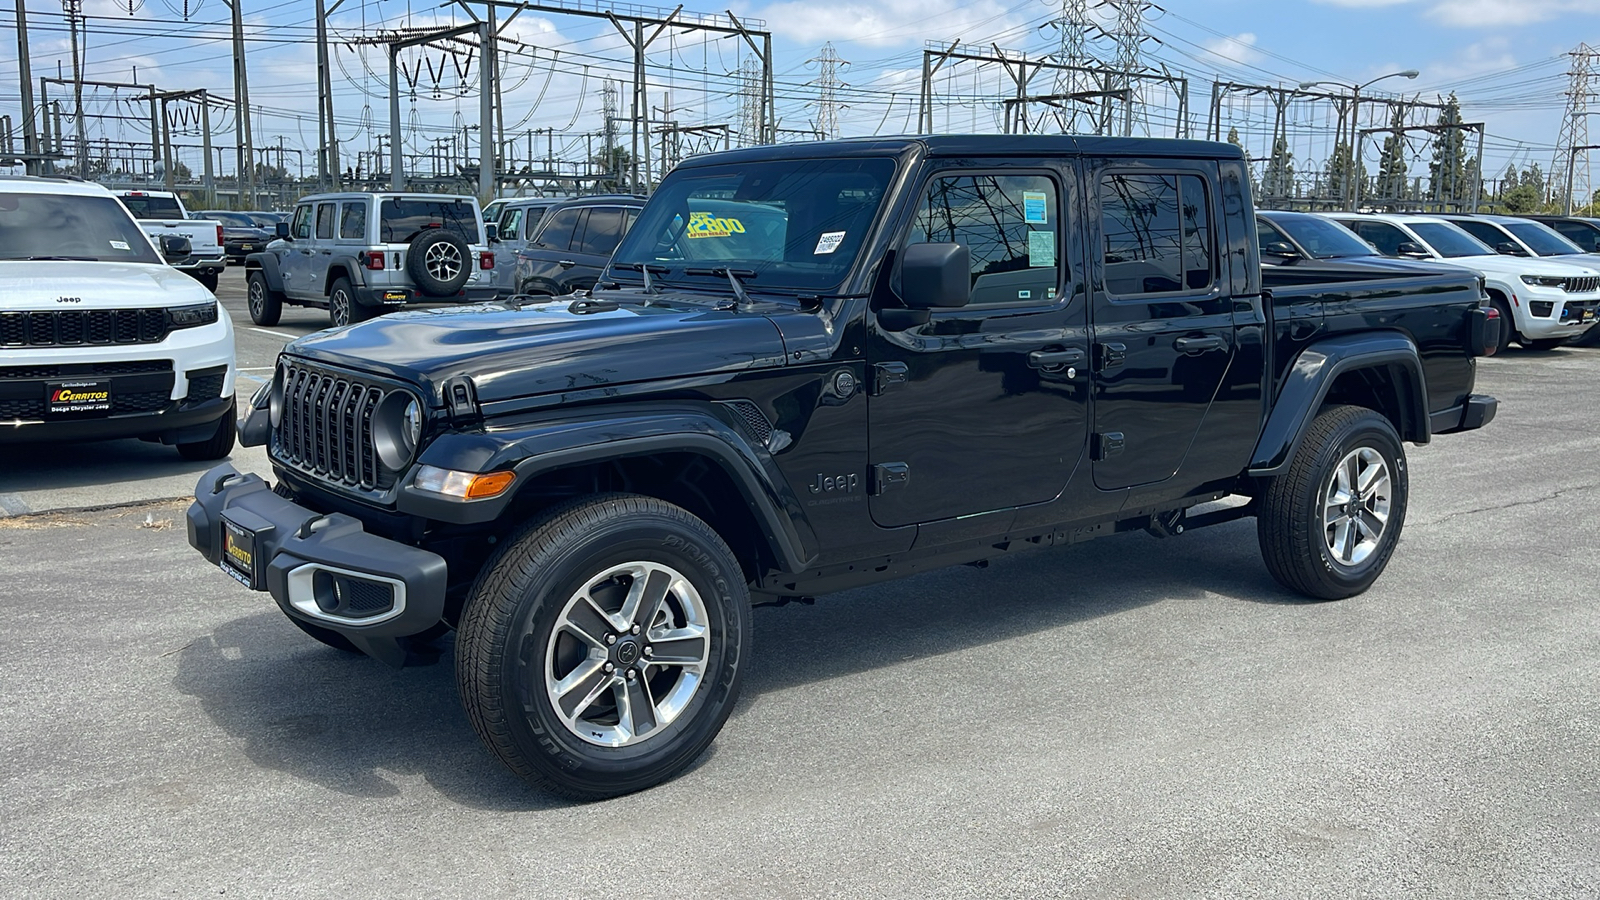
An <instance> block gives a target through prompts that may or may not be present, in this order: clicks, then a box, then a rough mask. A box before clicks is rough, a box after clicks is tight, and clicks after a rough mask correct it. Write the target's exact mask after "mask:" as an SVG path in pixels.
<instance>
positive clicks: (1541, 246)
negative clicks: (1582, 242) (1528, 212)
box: [1504, 222, 1583, 256]
mask: <svg viewBox="0 0 1600 900" xmlns="http://www.w3.org/2000/svg"><path fill="white" fill-rule="evenodd" d="M1504 228H1505V230H1507V231H1509V232H1511V233H1512V234H1514V235H1516V236H1517V238H1518V239H1519V240H1521V241H1522V242H1523V243H1524V244H1527V245H1528V247H1529V248H1530V249H1531V250H1533V252H1534V253H1535V254H1537V255H1539V256H1572V255H1573V254H1575V253H1582V252H1583V249H1582V248H1581V247H1579V246H1578V245H1577V244H1574V243H1573V242H1571V241H1569V240H1567V239H1566V238H1564V237H1562V236H1561V235H1559V234H1556V233H1555V231H1553V230H1551V229H1550V228H1548V227H1546V226H1544V225H1540V224H1538V223H1537V222H1507V223H1505V225H1504Z"/></svg>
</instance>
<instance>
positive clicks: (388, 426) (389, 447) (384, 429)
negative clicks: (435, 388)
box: [372, 391, 422, 471]
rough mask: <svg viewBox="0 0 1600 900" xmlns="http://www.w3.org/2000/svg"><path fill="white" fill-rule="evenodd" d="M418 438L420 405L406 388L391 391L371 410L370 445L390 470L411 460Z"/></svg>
mask: <svg viewBox="0 0 1600 900" xmlns="http://www.w3.org/2000/svg"><path fill="white" fill-rule="evenodd" d="M421 440H422V407H421V405H419V404H418V402H417V398H416V395H415V394H412V393H411V392H410V391H395V392H394V393H391V394H390V395H389V396H387V397H384V398H383V400H382V401H381V402H379V403H378V408H377V410H375V411H374V412H373V414H372V448H373V449H374V450H376V451H377V452H378V460H379V461H380V462H382V463H383V465H384V467H385V468H388V469H389V470H391V471H399V470H401V469H404V468H405V467H406V466H407V465H409V464H410V463H411V457H412V456H413V455H414V454H415V453H416V452H417V444H418V443H419V442H420V441H421Z"/></svg>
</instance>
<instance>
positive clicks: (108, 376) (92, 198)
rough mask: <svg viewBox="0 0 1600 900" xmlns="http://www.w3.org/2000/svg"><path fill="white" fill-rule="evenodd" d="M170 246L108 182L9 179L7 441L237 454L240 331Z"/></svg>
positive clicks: (2, 252)
mask: <svg viewBox="0 0 1600 900" xmlns="http://www.w3.org/2000/svg"><path fill="white" fill-rule="evenodd" d="M162 242H163V243H164V244H167V245H168V246H165V247H163V248H161V249H159V250H158V249H157V247H156V246H155V244H154V243H152V241H151V239H150V238H149V237H148V236H147V235H146V234H145V233H144V231H143V230H141V229H140V227H139V223H137V222H135V221H134V219H133V217H132V216H131V215H129V213H128V211H127V210H126V209H125V208H124V207H123V206H122V204H120V203H118V202H117V199H116V197H114V196H113V195H112V194H111V192H110V191H108V190H106V189H105V188H103V187H100V186H99V185H94V184H87V183H83V182H78V181H71V180H65V179H56V178H32V177H0V443H20V442H25V441H58V440H100V439H107V438H129V437H137V438H142V439H145V440H151V441H161V442H162V443H165V444H174V445H176V446H177V448H178V452H179V453H181V454H182V455H183V456H184V457H185V458H188V459H221V458H222V457H225V456H227V455H228V453H229V452H230V451H232V449H233V442H234V398H233V390H234V355H233V325H232V323H231V322H230V320H229V319H228V316H227V314H226V313H225V312H223V311H222V310H220V309H219V308H218V306H217V298H216V297H214V296H212V295H211V292H210V291H208V290H206V289H205V288H204V287H203V286H201V285H200V283H199V282H197V281H195V280H194V279H193V278H190V277H189V276H188V275H185V274H184V273H182V272H180V271H178V270H177V269H174V268H172V267H171V266H169V265H168V264H167V262H166V259H168V258H185V257H187V256H188V255H189V253H190V249H191V248H190V247H189V241H188V239H187V238H185V237H178V236H174V237H166V238H163V239H162Z"/></svg>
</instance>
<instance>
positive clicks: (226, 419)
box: [178, 403, 236, 460]
mask: <svg viewBox="0 0 1600 900" xmlns="http://www.w3.org/2000/svg"><path fill="white" fill-rule="evenodd" d="M235 415H236V410H235V407H234V405H233V404H232V403H230V404H228V412H227V413H226V414H224V415H223V416H222V418H220V419H218V420H217V428H216V431H214V432H212V434H211V437H208V438H206V439H205V440H203V441H194V442H192V443H188V444H179V445H178V455H179V456H182V457H183V458H184V459H194V460H201V459H222V458H223V457H225V456H227V455H228V454H229V453H232V452H233V439H234V430H233V423H234V417H235Z"/></svg>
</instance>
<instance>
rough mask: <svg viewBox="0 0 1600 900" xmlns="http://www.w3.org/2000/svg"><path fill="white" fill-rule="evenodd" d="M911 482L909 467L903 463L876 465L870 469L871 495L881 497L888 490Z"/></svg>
mask: <svg viewBox="0 0 1600 900" xmlns="http://www.w3.org/2000/svg"><path fill="white" fill-rule="evenodd" d="M910 480H911V466H909V465H907V464H906V463H903V462H892V463H878V464H877V465H875V466H873V467H872V495H873V496H874V497H877V496H882V495H883V494H885V493H887V492H888V490H889V488H891V487H895V486H898V485H903V484H905V483H906V482H908V481H910Z"/></svg>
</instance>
